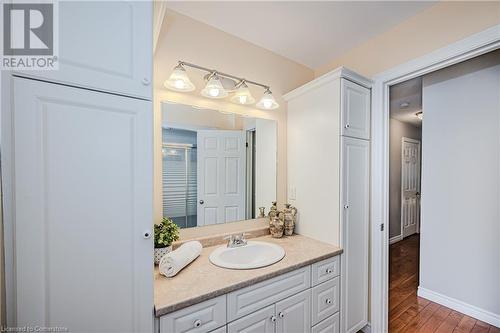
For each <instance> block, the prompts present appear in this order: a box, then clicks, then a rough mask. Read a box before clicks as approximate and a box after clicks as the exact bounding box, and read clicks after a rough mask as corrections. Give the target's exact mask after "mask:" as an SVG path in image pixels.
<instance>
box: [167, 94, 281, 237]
mask: <svg viewBox="0 0 500 333" xmlns="http://www.w3.org/2000/svg"><path fill="white" fill-rule="evenodd" d="M276 160H277V126H276V122H275V121H273V120H268V119H260V118H253V117H247V116H242V115H238V114H233V113H226V112H221V111H216V110H208V109H199V108H195V107H193V106H190V105H183V104H172V103H167V102H164V103H162V192H163V216H165V217H169V218H171V219H172V220H173V221H174V222H175V223H176V224H177V225H178V226H179V227H181V228H190V227H197V226H206V225H212V224H219V223H227V222H234V221H240V220H248V219H253V218H256V217H257V216H258V214H259V207H267V208H268V207H270V205H271V202H272V201H275V200H276V167H277V165H276Z"/></svg>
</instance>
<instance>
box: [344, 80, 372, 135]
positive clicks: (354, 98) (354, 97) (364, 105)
mask: <svg viewBox="0 0 500 333" xmlns="http://www.w3.org/2000/svg"><path fill="white" fill-rule="evenodd" d="M341 91H342V100H341V109H342V112H341V117H342V119H341V126H342V131H341V135H345V136H350V137H353V138H359V139H366V140H369V139H370V109H371V103H370V100H371V98H370V89H368V88H365V87H363V86H360V85H359V84H356V83H353V82H351V81H349V80H346V79H342V85H341Z"/></svg>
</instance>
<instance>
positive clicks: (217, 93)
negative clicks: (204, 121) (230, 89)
mask: <svg viewBox="0 0 500 333" xmlns="http://www.w3.org/2000/svg"><path fill="white" fill-rule="evenodd" d="M201 94H202V95H203V96H205V97H208V98H224V97H226V96H227V91H226V89H224V87H223V86H222V82H221V81H220V78H219V76H218V75H217V73H214V74H212V75H211V77H210V79H209V80H208V82H207V85H206V86H205V88H204V89H203V90H202V91H201Z"/></svg>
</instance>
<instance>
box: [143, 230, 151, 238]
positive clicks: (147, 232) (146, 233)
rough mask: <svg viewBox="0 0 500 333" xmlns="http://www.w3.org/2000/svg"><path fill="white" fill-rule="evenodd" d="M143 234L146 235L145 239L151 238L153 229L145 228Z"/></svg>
mask: <svg viewBox="0 0 500 333" xmlns="http://www.w3.org/2000/svg"><path fill="white" fill-rule="evenodd" d="M142 236H143V237H144V239H149V238H151V230H149V229H146V230H144V233H143V234H142Z"/></svg>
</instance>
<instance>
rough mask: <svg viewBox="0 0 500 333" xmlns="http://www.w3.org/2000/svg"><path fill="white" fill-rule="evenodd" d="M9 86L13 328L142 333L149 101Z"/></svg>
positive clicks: (148, 257) (147, 256)
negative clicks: (12, 166)
mask: <svg viewBox="0 0 500 333" xmlns="http://www.w3.org/2000/svg"><path fill="white" fill-rule="evenodd" d="M13 84H14V86H13V89H14V90H13V91H14V102H13V104H14V112H13V116H14V122H13V123H14V128H13V131H14V152H15V153H14V164H15V177H14V183H15V191H14V200H15V211H14V216H15V220H14V224H15V230H16V233H15V267H16V275H15V276H16V285H17V288H16V303H17V304H16V306H17V309H16V310H17V311H16V312H17V326H25V325H29V326H45V327H51V326H59V327H66V328H68V330H70V331H71V332H151V331H152V329H153V327H152V326H153V318H152V316H151V313H152V311H153V261H152V258H153V242H152V239H151V229H152V223H153V221H152V207H153V203H152V193H153V192H152V191H153V190H152V170H153V162H152V161H153V157H152V152H153V151H152V148H151V147H152V146H153V143H152V137H153V135H152V129H153V122H152V106H151V102H147V101H143V100H138V99H133V98H126V97H119V96H115V95H111V94H105V93H98V92H94V91H88V90H84V89H78V88H71V87H66V86H61V85H57V84H51V83H45V82H40V81H36V80H30V79H23V78H14V82H13ZM146 232H147V233H148V235H145V233H146Z"/></svg>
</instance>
